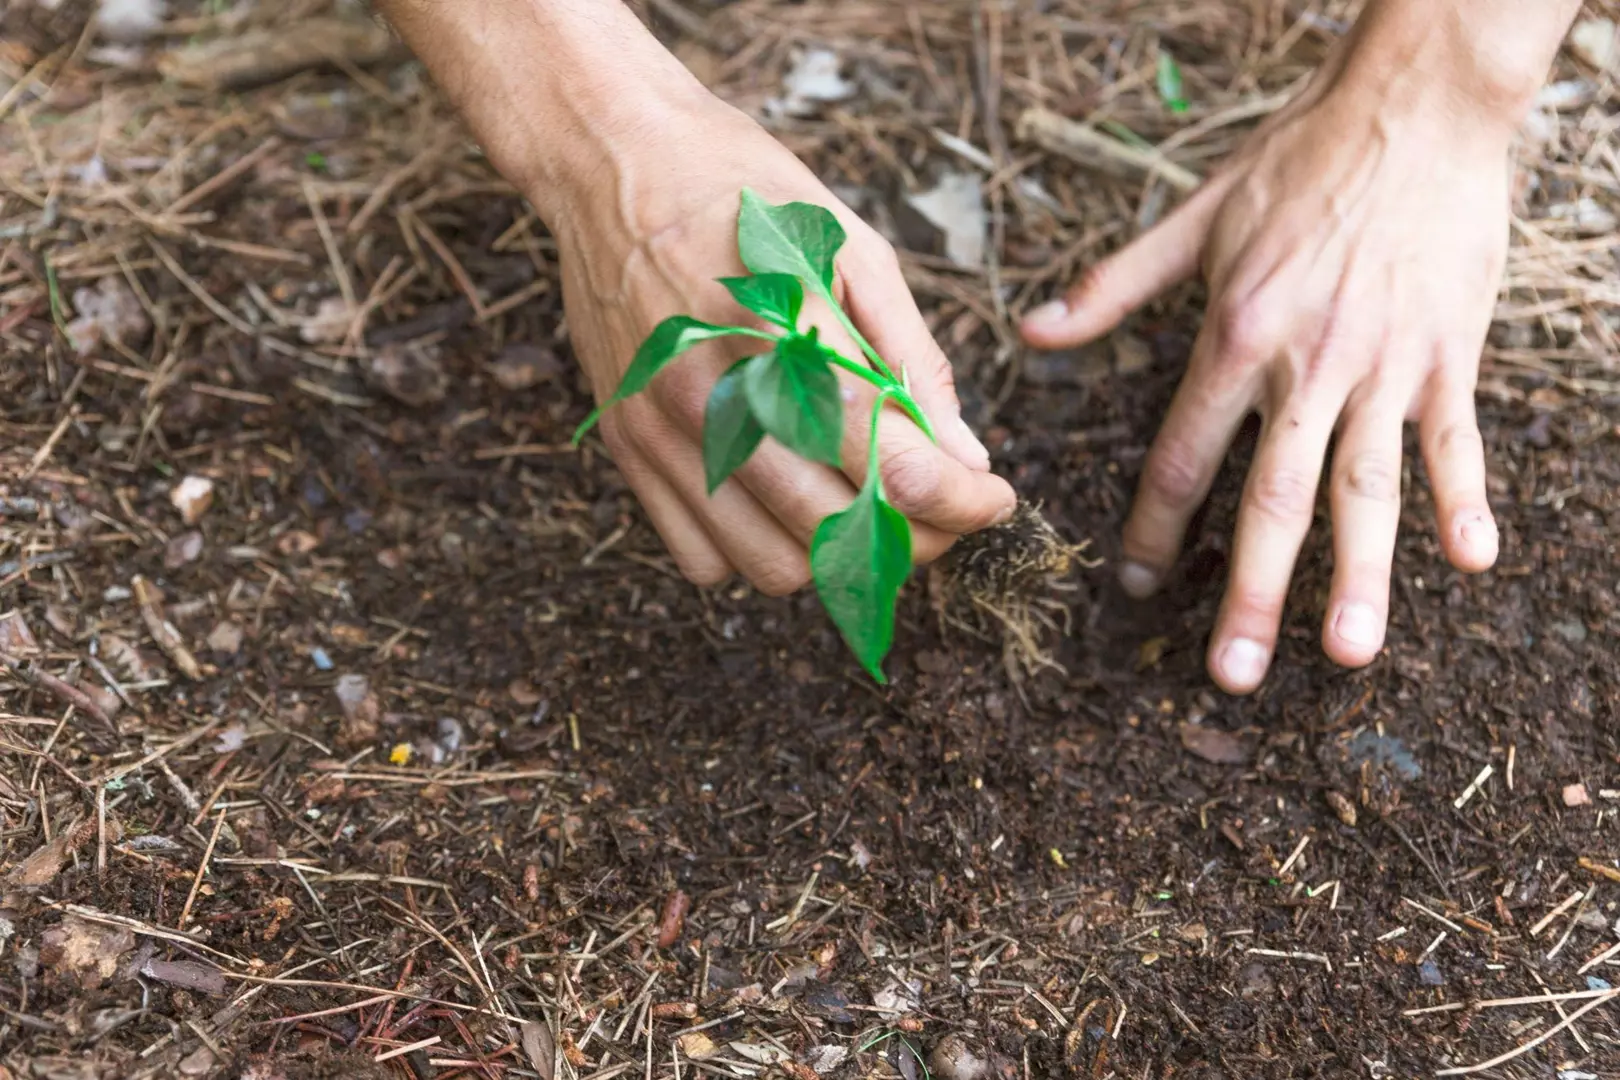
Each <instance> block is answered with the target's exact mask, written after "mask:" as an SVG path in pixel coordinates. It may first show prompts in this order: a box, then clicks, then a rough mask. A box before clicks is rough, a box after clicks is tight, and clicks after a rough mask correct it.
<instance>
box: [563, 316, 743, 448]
mask: <svg viewBox="0 0 1620 1080" xmlns="http://www.w3.org/2000/svg"><path fill="white" fill-rule="evenodd" d="M734 334H748V335H750V336H758V332H757V331H754V330H745V329H743V328H741V327H736V326H712V325H710V324H709V323H706V322H699V321H698V320H697V319H694V318H691V317H689V316H686V315H672V316H670V317H669V318H667V319H665V320H664V321H663V322H661V323H659V324H658V325H657V326H655V327H653V332H652V333H650V334H648V335H647V340H646V341H643V342H642V343H641V348H639V349H637V350H636V355H635V358H634V359H633V360H631V361H630V366H629V367H628V368H627V369H625V373H624V378H623V379H622V380H620V382H619V388H618V389H617V390H615V391H613V396H612V397H610V398H608V399H607V400H606V401H604V402H602V404H601V405H600V406H598V407H597V409H596V410H595V411H594V412H592V413H591V415H589V416H587V417H586V418H585V422H584V423H583V424H581V425H579V430H577V431H575V432H574V445H575V446H578V445H579V441H580V440H581V439H583V438H584V437H585V433H586V432H587V431H589V430H590V429H591V428H592V427H593V426H595V424H596V422H597V421H598V420H600V419H601V418H602V414H603V413H604V412H606V411H607V410H608V409H610V408H612V407H613V406H614V405H617V404H618V403H619V402H621V401H623V400H624V399H625V398H628V397H630V396H632V395H634V394H639V393H641V391H643V390H645V389H647V385H648V384H649V383H651V382H652V381H653V376H654V375H657V374H658V373H659V372H660V371H662V370H664V365H666V364H668V363H669V362H670V361H671V360H673V359H675V358H676V357H677V356H679V355H681V353H683V352H685V351H686V350H687V349H690V348H691V347H692V346H694V345H697V344H699V343H700V342H704V341H709V340H710V339H712V338H717V337H728V336H731V335H734Z"/></svg>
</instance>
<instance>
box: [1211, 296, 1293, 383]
mask: <svg viewBox="0 0 1620 1080" xmlns="http://www.w3.org/2000/svg"><path fill="white" fill-rule="evenodd" d="M1276 310H1277V305H1274V304H1269V303H1266V302H1265V301H1264V300H1261V299H1258V298H1252V297H1251V298H1248V299H1244V300H1239V301H1235V302H1229V303H1225V304H1222V305H1220V306H1219V307H1218V308H1217V309H1216V310H1215V313H1214V320H1215V324H1214V330H1215V337H1216V344H1217V345H1218V346H1219V355H1220V356H1221V358H1222V361H1223V362H1224V363H1226V364H1230V365H1235V366H1239V367H1249V366H1253V365H1256V364H1262V363H1265V362H1266V361H1267V360H1269V359H1271V354H1272V353H1273V352H1275V351H1276V349H1277V346H1278V345H1279V343H1280V342H1281V340H1282V334H1281V332H1280V330H1279V329H1278V326H1277V316H1276V315H1275V314H1274V312H1275V311H1276Z"/></svg>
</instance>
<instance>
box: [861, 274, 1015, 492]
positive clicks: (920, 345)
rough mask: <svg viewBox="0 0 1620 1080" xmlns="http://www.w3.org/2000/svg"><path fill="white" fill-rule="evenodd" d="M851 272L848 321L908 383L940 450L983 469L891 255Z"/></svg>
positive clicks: (952, 384)
mask: <svg viewBox="0 0 1620 1080" xmlns="http://www.w3.org/2000/svg"><path fill="white" fill-rule="evenodd" d="M851 269H852V276H851V277H850V279H849V281H848V282H847V290H848V291H847V296H846V298H845V300H846V304H845V306H846V307H847V308H848V309H849V314H850V318H851V319H853V320H854V322H855V325H856V326H858V327H859V328H860V331H861V333H862V334H864V335H865V336H866V339H867V340H868V341H869V342H871V343H872V348H873V349H875V350H877V354H878V355H879V356H881V357H883V359H884V360H886V361H888V363H889V366H890V367H892V368H894V372H895V375H896V376H901V377H903V378H905V379H906V380H907V381H908V382H909V383H910V386H911V396H912V397H913V398H914V399H916V402H917V404H918V406H919V407H920V408H921V409H922V411H923V413H924V415H926V416H927V417H928V422H929V423H930V424H932V425H933V428H934V435H935V437H936V438H937V439H938V440H939V445H940V448H941V449H943V450H944V451H945V452H946V453H947V454H949V455H950V456H951V457H953V458H955V459H956V460H957V461H959V462H961V463H962V464H963V465H966V466H967V467H968V468H969V469H973V470H975V471H979V472H983V471H986V470H988V469H989V468H990V452H989V451H988V450H986V449H985V447H984V444H983V443H982V442H980V441H979V439H978V436H976V435H974V434H973V430H972V429H971V428H969V427H968V425H967V421H965V420H963V419H962V403H961V401H960V400H959V399H958V398H957V396H956V374H955V372H954V371H953V370H952V368H951V362H950V360H949V359H947V358H946V356H945V352H944V350H942V349H941V348H940V347H939V342H937V341H935V340H934V335H933V334H932V333H931V332H930V331H929V329H928V324H927V323H926V322H924V321H923V317H922V312H920V311H918V310H917V301H916V298H914V297H913V296H912V295H911V289H910V288H909V287H908V286H907V285H906V279H905V275H904V274H903V273H902V272H901V270H900V265H899V262H898V261H897V260H896V259H895V258H894V255H893V252H892V251H890V252H888V253H887V257H883V258H880V257H877V256H873V257H872V258H871V259H870V260H859V261H857V260H851ZM902 369H904V375H903V376H902Z"/></svg>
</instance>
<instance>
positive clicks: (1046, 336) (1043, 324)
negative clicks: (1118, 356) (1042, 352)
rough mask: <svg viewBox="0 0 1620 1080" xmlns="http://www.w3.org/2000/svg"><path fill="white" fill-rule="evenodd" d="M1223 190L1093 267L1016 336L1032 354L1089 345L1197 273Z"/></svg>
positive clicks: (1204, 195)
mask: <svg viewBox="0 0 1620 1080" xmlns="http://www.w3.org/2000/svg"><path fill="white" fill-rule="evenodd" d="M1224 194H1225V192H1224V190H1221V189H1218V188H1217V187H1215V186H1213V185H1211V186H1206V187H1205V188H1204V189H1203V190H1202V191H1200V192H1198V194H1196V195H1194V196H1193V197H1192V198H1191V199H1189V200H1188V201H1187V202H1186V203H1185V204H1183V205H1182V206H1181V208H1180V209H1178V210H1176V212H1175V213H1173V214H1171V215H1170V216H1169V217H1167V218H1165V219H1164V220H1163V221H1161V222H1160V223H1159V224H1158V225H1156V226H1154V227H1153V228H1151V229H1149V230H1148V231H1147V232H1145V233H1143V234H1142V235H1141V236H1139V237H1138V238H1137V239H1135V240H1133V241H1132V242H1131V243H1129V244H1127V245H1126V246H1125V247H1124V248H1122V249H1121V250H1119V251H1118V252H1116V253H1114V254H1113V255H1110V256H1109V257H1108V258H1106V259H1104V260H1102V261H1101V262H1099V263H1096V264H1094V265H1093V266H1092V267H1091V268H1090V269H1089V270H1087V271H1086V272H1085V274H1084V275H1083V276H1082V277H1081V278H1080V280H1079V281H1077V282H1075V284H1073V285H1071V286H1070V287H1069V289H1068V291H1067V292H1066V293H1065V294H1064V295H1063V297H1062V298H1061V299H1058V300H1053V301H1051V302H1049V303H1046V304H1042V305H1041V306H1040V307H1038V308H1036V309H1035V310H1033V311H1031V312H1029V313H1028V314H1027V315H1025V316H1024V318H1023V321H1022V322H1021V323H1020V325H1019V331H1020V333H1022V335H1023V338H1024V340H1025V341H1026V342H1027V343H1028V344H1030V345H1032V346H1034V347H1035V348H1037V349H1064V348H1069V347H1071V346H1074V345H1081V344H1084V343H1085V342H1088V341H1094V340H1096V339H1097V338H1100V337H1102V336H1103V335H1104V334H1106V333H1108V332H1109V331H1111V330H1113V329H1114V327H1116V326H1118V325H1119V324H1120V322H1122V321H1123V320H1124V318H1125V316H1126V315H1129V314H1130V313H1131V312H1132V311H1134V310H1135V309H1136V308H1138V307H1140V306H1142V305H1143V304H1145V303H1147V302H1148V301H1149V300H1151V299H1153V298H1154V297H1155V296H1157V295H1158V294H1159V293H1161V292H1163V291H1164V290H1166V289H1168V288H1170V286H1172V285H1175V284H1178V283H1180V282H1182V281H1185V280H1186V279H1187V278H1189V277H1191V276H1192V275H1193V272H1194V271H1196V270H1197V269H1198V260H1199V257H1200V256H1201V254H1202V252H1203V250H1204V239H1205V237H1206V236H1207V235H1208V234H1209V228H1210V223H1211V222H1212V221H1213V220H1214V217H1215V212H1216V210H1218V209H1219V208H1220V205H1221V197H1222V196H1223V195H1224Z"/></svg>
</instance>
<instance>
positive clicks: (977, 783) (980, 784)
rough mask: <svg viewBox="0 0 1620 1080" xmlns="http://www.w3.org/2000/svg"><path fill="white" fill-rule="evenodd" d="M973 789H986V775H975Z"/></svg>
mask: <svg viewBox="0 0 1620 1080" xmlns="http://www.w3.org/2000/svg"><path fill="white" fill-rule="evenodd" d="M973 790H974V791H982V790H984V777H982V776H975V777H974V778H973Z"/></svg>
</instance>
